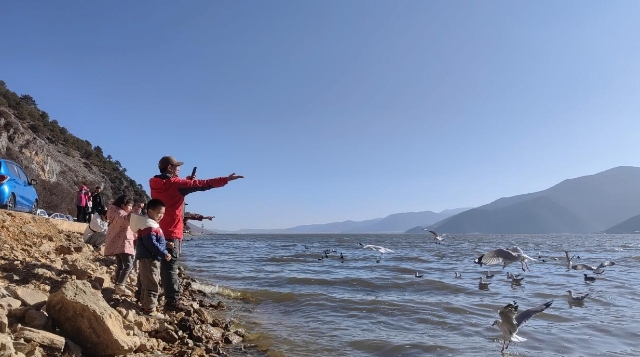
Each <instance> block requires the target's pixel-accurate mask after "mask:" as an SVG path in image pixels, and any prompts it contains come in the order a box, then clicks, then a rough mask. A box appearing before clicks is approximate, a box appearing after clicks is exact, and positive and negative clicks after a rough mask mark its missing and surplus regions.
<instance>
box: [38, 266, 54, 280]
mask: <svg viewBox="0 0 640 357" xmlns="http://www.w3.org/2000/svg"><path fill="white" fill-rule="evenodd" d="M33 272H34V273H36V274H38V275H40V276H41V277H43V278H53V277H55V276H56V275H55V274H54V273H52V272H51V271H49V270H47V269H42V268H36V269H34V270H33Z"/></svg>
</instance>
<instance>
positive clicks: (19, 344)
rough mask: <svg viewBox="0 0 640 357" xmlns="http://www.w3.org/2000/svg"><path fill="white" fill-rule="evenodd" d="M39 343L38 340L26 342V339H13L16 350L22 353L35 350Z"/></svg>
mask: <svg viewBox="0 0 640 357" xmlns="http://www.w3.org/2000/svg"><path fill="white" fill-rule="evenodd" d="M38 346H39V345H38V343H37V342H29V343H27V342H24V341H13V348H14V349H15V350H16V352H21V353H24V354H26V353H28V352H29V351H31V350H34V349H35V348H36V347H38Z"/></svg>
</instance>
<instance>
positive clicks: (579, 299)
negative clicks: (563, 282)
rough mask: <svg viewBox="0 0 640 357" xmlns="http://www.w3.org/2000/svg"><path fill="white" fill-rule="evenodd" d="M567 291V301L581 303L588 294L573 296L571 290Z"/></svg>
mask: <svg viewBox="0 0 640 357" xmlns="http://www.w3.org/2000/svg"><path fill="white" fill-rule="evenodd" d="M567 292H568V293H569V297H568V300H569V303H581V302H584V299H586V298H587V296H589V294H584V295H578V296H574V295H573V291H571V290H567Z"/></svg>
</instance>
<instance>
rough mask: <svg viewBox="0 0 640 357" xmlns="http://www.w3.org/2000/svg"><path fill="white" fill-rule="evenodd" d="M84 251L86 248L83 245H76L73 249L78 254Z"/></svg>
mask: <svg viewBox="0 0 640 357" xmlns="http://www.w3.org/2000/svg"><path fill="white" fill-rule="evenodd" d="M83 249H84V247H83V246H81V245H76V246H74V247H73V251H74V252H76V253H82V250H83Z"/></svg>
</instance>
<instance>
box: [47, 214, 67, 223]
mask: <svg viewBox="0 0 640 357" xmlns="http://www.w3.org/2000/svg"><path fill="white" fill-rule="evenodd" d="M49 218H51V219H59V220H62V221H66V220H67V216H66V215H64V214H62V213H54V214H51V215H49Z"/></svg>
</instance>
